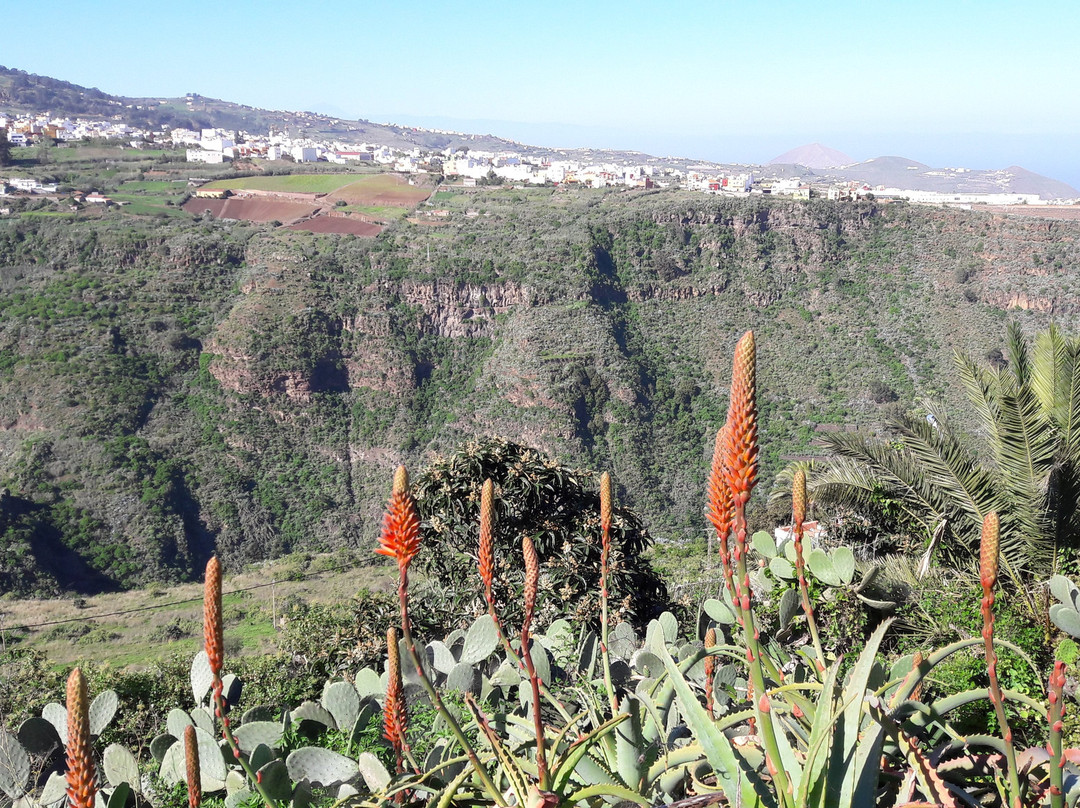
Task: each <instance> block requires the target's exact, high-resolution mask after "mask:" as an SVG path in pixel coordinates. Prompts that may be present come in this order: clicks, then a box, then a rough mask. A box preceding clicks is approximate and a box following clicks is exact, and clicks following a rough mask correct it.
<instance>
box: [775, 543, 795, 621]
mask: <svg viewBox="0 0 1080 808" xmlns="http://www.w3.org/2000/svg"><path fill="white" fill-rule="evenodd" d="M774 560H775V559H774ZM798 611H799V593H798V592H796V591H795V590H794V589H786V590H784V594H783V595H781V596H780V628H786V627H787V624H788V623H790V622H791V621H792V619H793V618H794V617H795V615H796V614H797V613H798Z"/></svg>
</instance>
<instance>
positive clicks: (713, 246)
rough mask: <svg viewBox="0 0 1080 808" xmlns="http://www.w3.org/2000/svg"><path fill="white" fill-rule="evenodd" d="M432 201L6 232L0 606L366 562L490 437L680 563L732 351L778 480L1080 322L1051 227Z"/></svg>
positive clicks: (1070, 251)
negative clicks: (1006, 354) (443, 213)
mask: <svg viewBox="0 0 1080 808" xmlns="http://www.w3.org/2000/svg"><path fill="white" fill-rule="evenodd" d="M432 204H433V205H434V206H436V207H438V208H441V209H446V210H448V211H449V215H448V216H447V217H446V219H445V220H444V221H445V224H441V225H439V226H427V225H422V224H414V223H411V222H409V221H408V220H400V221H397V222H395V223H394V224H392V225H391V226H390V227H389V228H388V229H387V231H386V232H385V233H384V234H383V235H381V236H380V237H379V238H377V239H374V240H359V239H351V238H340V237H332V236H318V235H312V234H302V233H282V232H268V231H267V230H266V229H265V228H262V227H258V226H248V225H240V224H235V223H222V222H191V221H181V220H177V221H176V222H165V221H158V220H150V221H144V222H137V221H133V220H131V219H126V218H124V219H121V218H115V217H106V218H105V219H102V220H101V221H86V222H84V221H78V222H64V223H59V222H52V221H48V220H41V219H31V218H20V219H7V220H0V288H2V290H3V292H4V295H3V298H2V300H0V307H2V310H3V314H2V318H0V419H2V426H3V430H2V431H0V450H2V453H0V474H2V478H3V481H4V482H3V485H4V486H5V487H6V489H7V496H6V497H5V498H4V500H3V510H2V529H0V542H2V543H3V547H2V548H0V549H3V550H4V551H5V552H4V553H3V555H2V556H0V557H2V558H3V559H4V563H5V565H6V566H5V567H4V568H3V569H2V570H0V576H3V578H2V581H0V586H3V588H4V589H5V590H9V591H20V592H33V591H38V592H50V591H51V592H55V591H58V590H60V589H69V590H81V591H94V590H98V589H100V588H102V587H114V586H128V585H131V584H134V583H138V582H140V581H148V580H160V579H171V578H180V579H183V578H186V577H189V576H191V575H192V574H194V572H195V571H196V570H198V569H200V567H201V563H202V561H204V560H205V558H206V557H207V556H208V554H209V553H210V552H211V551H212V550H214V549H215V548H216V549H217V551H218V552H220V553H221V554H222V555H223V556H224V557H225V558H226V559H227V560H228V561H229V562H230V563H233V564H236V563H243V562H245V561H250V560H256V559H259V558H267V557H272V556H275V555H279V554H282V553H286V552H289V551H293V550H312V551H316V550H331V549H334V548H336V547H362V546H365V545H366V544H367V542H369V541H370V538H371V537H372V536H373V534H374V533H375V531H376V530H377V526H378V522H379V505H378V502H379V499H380V496H381V493H382V488H381V486H382V480H383V479H385V474H386V470H387V469H388V468H390V467H392V466H393V465H394V464H396V463H397V462H399V461H402V460H413V459H417V458H422V457H424V456H426V455H427V453H429V452H432V451H446V450H450V449H452V448H454V447H457V446H459V445H461V444H462V443H463V442H464V441H466V440H468V439H471V438H475V437H477V436H491V435H503V436H508V437H512V438H513V439H515V440H517V441H519V442H521V443H524V444H526V445H531V446H534V447H536V448H538V449H540V450H542V451H544V452H546V453H548V454H550V455H553V456H554V457H556V458H558V459H559V460H561V461H564V462H568V463H569V464H570V465H572V466H578V467H581V466H586V467H594V468H595V467H602V468H611V469H613V471H614V473H615V476H616V479H617V480H618V483H619V485H620V488H621V490H623V491H625V495H626V501H627V502H628V504H629V505H631V506H632V507H633V508H635V509H637V510H638V511H639V512H640V513H641V514H642V515H643V518H644V519H645V522H646V524H647V525H648V526H649V528H650V530H651V531H652V532H653V533H654V534H655V535H658V536H660V537H661V538H665V539H667V538H679V537H685V538H693V537H695V536H698V535H700V533H699V532H700V525H699V521H698V513H699V506H698V505H697V504H696V503H695V500H694V495H693V492H694V491H696V490H700V485H701V483H702V474H703V472H702V470H701V463H700V462H699V461H700V459H701V458H703V457H705V456H706V455H707V453H708V446H709V442H710V438H709V435H710V434H711V433H713V432H714V430H715V429H716V428H717V426H718V425H719V424H720V422H721V420H722V413H723V411H724V409H725V407H726V392H725V387H726V385H727V382H728V370H727V369H726V368H725V367H724V363H722V362H721V361H719V360H718V354H717V346H719V345H724V344H728V343H730V341H731V339H732V337H733V335H734V334H736V333H738V332H739V331H741V330H743V329H745V328H746V327H748V326H753V327H754V328H755V329H757V330H758V332H759V334H761V336H762V344H763V345H764V346H765V347H764V349H763V353H762V357H761V371H760V374H759V375H760V385H761V398H760V400H761V407H762V410H763V412H764V413H765V414H766V415H767V416H768V417H767V418H765V420H764V422H763V423H764V424H765V426H764V429H765V430H766V434H765V438H766V440H765V441H764V445H765V446H766V447H767V448H766V455H765V456H764V457H763V472H764V474H765V478H766V479H768V478H770V477H771V476H772V475H773V474H775V473H776V471H778V470H779V469H780V468H781V467H782V466H783V465H784V463H785V462H786V461H787V460H788V459H790V457H791V456H793V455H794V456H798V455H805V454H811V453H814V452H816V451H818V450H816V449H815V448H813V447H812V445H811V444H812V441H813V438H814V436H815V434H816V432H815V430H816V429H819V428H820V426H819V425H822V424H824V425H829V424H837V425H839V424H861V425H866V426H873V425H874V424H877V423H879V421H880V420H881V417H882V416H883V415H884V414H886V413H887V412H888V411H890V408H895V407H905V406H909V405H911V404H912V403H913V402H914V400H915V398H916V397H917V396H920V395H927V394H944V395H945V396H946V397H947V398H950V400H954V403H955V398H956V396H957V393H956V390H955V386H953V385H951V384H949V383H947V382H946V377H945V375H944V374H945V373H946V372H947V371H946V369H947V368H948V367H949V361H948V358H949V356H950V355H951V353H952V351H953V350H954V349H958V348H962V349H964V350H966V351H968V352H969V353H971V354H972V355H974V356H976V357H979V356H986V355H989V354H991V353H992V352H993V351H994V350H995V349H996V348H997V347H998V346H997V342H998V335H999V334H1001V333H1002V329H1003V322H1004V320H1005V319H1007V318H1008V317H1014V318H1016V319H1018V320H1019V321H1020V322H1021V323H1023V324H1024V325H1025V326H1026V327H1027V328H1029V329H1035V328H1038V327H1039V326H1040V325H1041V324H1042V323H1043V322H1045V320H1046V317H1047V314H1048V313H1050V312H1053V315H1054V317H1055V318H1056V319H1057V320H1059V321H1060V322H1063V324H1066V325H1067V324H1068V323H1070V322H1071V321H1072V319H1073V318H1074V317H1075V313H1074V312H1073V311H1072V310H1071V309H1070V308H1069V305H1070V304H1069V303H1068V300H1069V299H1070V294H1071V292H1072V288H1071V284H1072V283H1073V280H1072V275H1074V270H1075V267H1076V266H1077V263H1078V253H1077V241H1076V236H1077V229H1076V227H1075V225H1070V224H1067V223H1045V222H1039V221H1035V220H1030V219H1027V220H1013V219H1005V218H996V217H992V216H989V215H985V214H980V213H976V212H964V211H941V210H928V209H923V208H910V207H907V206H903V205H889V206H875V205H871V204H861V205H843V204H841V205H836V204H826V203H824V202H811V203H808V204H803V203H791V202H772V201H769V200H761V199H755V200H750V201H738V200H727V199H716V198H706V197H701V196H696V195H690V194H680V193H649V192H646V193H634V192H620V191H609V192H604V191H589V190H584V189H583V190H562V189H560V190H556V191H552V190H551V189H528V190H518V189H505V190H502V189H500V190H484V191H481V192H478V193H469V194H465V193H461V194H458V193H446V192H441V193H440V194H439V195H438V196H437V197H436V198H435V199H434V200H433V201H432ZM1015 306H1021V307H1025V308H1026V311H1024V312H1017V313H1013V314H1010V313H1007V310H1008V309H1010V308H1013V307H1015ZM891 399H896V401H895V402H893V403H889V402H890V400H891ZM761 518H762V516H761V515H760V514H759V515H758V516H754V514H751V519H752V520H754V519H761ZM52 559H56V560H57V562H58V563H56V564H52V565H50V563H49V562H50V560H52ZM61 561H62V563H59V562H61ZM66 570H74V572H73V573H68V572H66Z"/></svg>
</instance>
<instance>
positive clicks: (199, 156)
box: [187, 149, 225, 163]
mask: <svg viewBox="0 0 1080 808" xmlns="http://www.w3.org/2000/svg"><path fill="white" fill-rule="evenodd" d="M187 161H188V162H189V163H224V162H225V155H224V154H223V153H222V152H219V151H207V150H206V149H188V150H187Z"/></svg>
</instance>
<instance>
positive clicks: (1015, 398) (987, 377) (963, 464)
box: [811, 323, 1080, 585]
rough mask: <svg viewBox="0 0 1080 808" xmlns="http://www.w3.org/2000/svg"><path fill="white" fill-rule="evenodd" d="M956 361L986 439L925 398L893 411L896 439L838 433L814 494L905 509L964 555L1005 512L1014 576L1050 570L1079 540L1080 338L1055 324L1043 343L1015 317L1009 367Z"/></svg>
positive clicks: (1007, 556)
mask: <svg viewBox="0 0 1080 808" xmlns="http://www.w3.org/2000/svg"><path fill="white" fill-rule="evenodd" d="M954 358H955V361H956V365H957V369H958V372H959V375H960V378H961V379H962V381H963V383H964V387H965V389H966V391H967V397H968V399H969V400H970V402H971V405H972V406H973V407H974V409H975V414H976V416H977V422H978V425H979V429H978V434H977V437H976V440H975V441H973V442H972V443H973V444H975V445H970V444H969V443H967V442H966V441H965V440H964V439H963V438H962V437H961V436H960V435H959V434H958V433H957V432H956V430H955V429H954V428H953V427H952V425H951V424H950V423H949V419H948V418H947V417H946V415H945V413H944V412H943V411H942V410H941V408H940V406H939V405H938V404H935V403H928V402H924V407H925V410H926V416H925V418H923V417H916V416H912V415H904V416H898V417H896V418H893V419H892V422H891V426H892V427H893V428H894V429H895V431H896V437H895V438H894V439H893V440H888V441H886V440H880V439H879V440H874V439H867V438H865V437H861V436H858V435H851V434H846V435H845V434H835V435H829V436H827V437H826V438H825V439H824V442H825V444H826V446H827V447H828V449H830V450H831V452H832V457H830V459H829V460H828V461H827V462H826V464H825V465H824V468H823V469H822V470H820V471H819V472H817V473H815V474H814V475H813V476H812V477H811V480H812V481H813V482H812V489H811V495H812V496H813V497H815V498H816V499H817V501H819V502H823V503H825V502H833V503H844V504H848V505H854V506H856V507H858V508H861V509H863V510H873V511H877V512H878V513H883V512H890V511H891V513H892V514H894V515H896V514H901V515H903V516H905V517H907V519H908V520H910V521H911V522H912V523H914V524H915V525H918V526H920V528H921V530H923V531H925V535H926V537H927V540H928V542H930V537H931V536H934V544H937V540H938V539H940V545H939V548H938V551H939V552H940V553H941V554H942V555H943V556H945V557H946V558H947V559H950V560H952V561H954V562H955V561H959V560H960V559H962V558H964V557H965V556H966V557H967V558H971V557H973V556H972V554H973V553H974V554H977V552H978V542H979V530H980V528H981V525H982V520H983V517H984V516H985V515H986V514H987V513H989V512H990V511H997V512H998V513H999V514H1000V515H1001V553H1002V565H1003V567H1004V568H1005V569H1006V571H1007V573H1008V574H1009V575H1010V577H1012V578H1013V580H1014V581H1015V582H1016V583H1017V584H1018V585H1023V583H1024V582H1025V581H1028V580H1030V579H1031V578H1032V577H1033V576H1038V577H1040V578H1045V577H1049V575H1050V574H1053V573H1056V572H1057V571H1058V570H1059V568H1060V566H1061V564H1062V561H1063V560H1064V554H1065V552H1066V551H1069V550H1075V549H1076V548H1077V547H1078V546H1080V502H1078V498H1080V340H1077V339H1070V338H1067V337H1065V336H1063V335H1062V334H1061V332H1060V331H1059V330H1058V329H1057V328H1056V327H1053V326H1052V327H1051V328H1050V329H1049V330H1047V331H1044V332H1043V333H1041V334H1039V335H1038V336H1037V337H1036V339H1035V344H1034V347H1033V348H1032V347H1031V346H1030V345H1029V344H1028V342H1027V340H1025V338H1024V336H1023V334H1022V333H1021V331H1020V328H1019V326H1018V325H1016V324H1015V323H1014V324H1012V325H1010V326H1009V329H1008V345H1007V359H1008V362H1007V363H1006V364H1005V365H1003V366H1002V367H1000V368H997V369H991V368H986V367H980V366H979V365H978V364H977V363H976V362H975V361H974V360H972V359H971V358H970V357H969V356H966V355H964V354H961V353H959V352H957V353H956V354H955V357H954ZM931 549H932V548H931Z"/></svg>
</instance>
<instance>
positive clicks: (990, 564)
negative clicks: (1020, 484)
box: [979, 511, 1001, 595]
mask: <svg viewBox="0 0 1080 808" xmlns="http://www.w3.org/2000/svg"><path fill="white" fill-rule="evenodd" d="M1000 534H1001V522H1000V520H999V519H998V515H997V514H996V513H995V512H993V511H991V512H990V513H988V514H987V515H986V518H985V519H983V526H982V537H981V539H980V541H979V583H981V584H982V588H983V594H984V595H987V594H988V593H989V592H990V590H991V589H993V588H994V584H996V583H997V575H998V550H999V547H1000Z"/></svg>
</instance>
